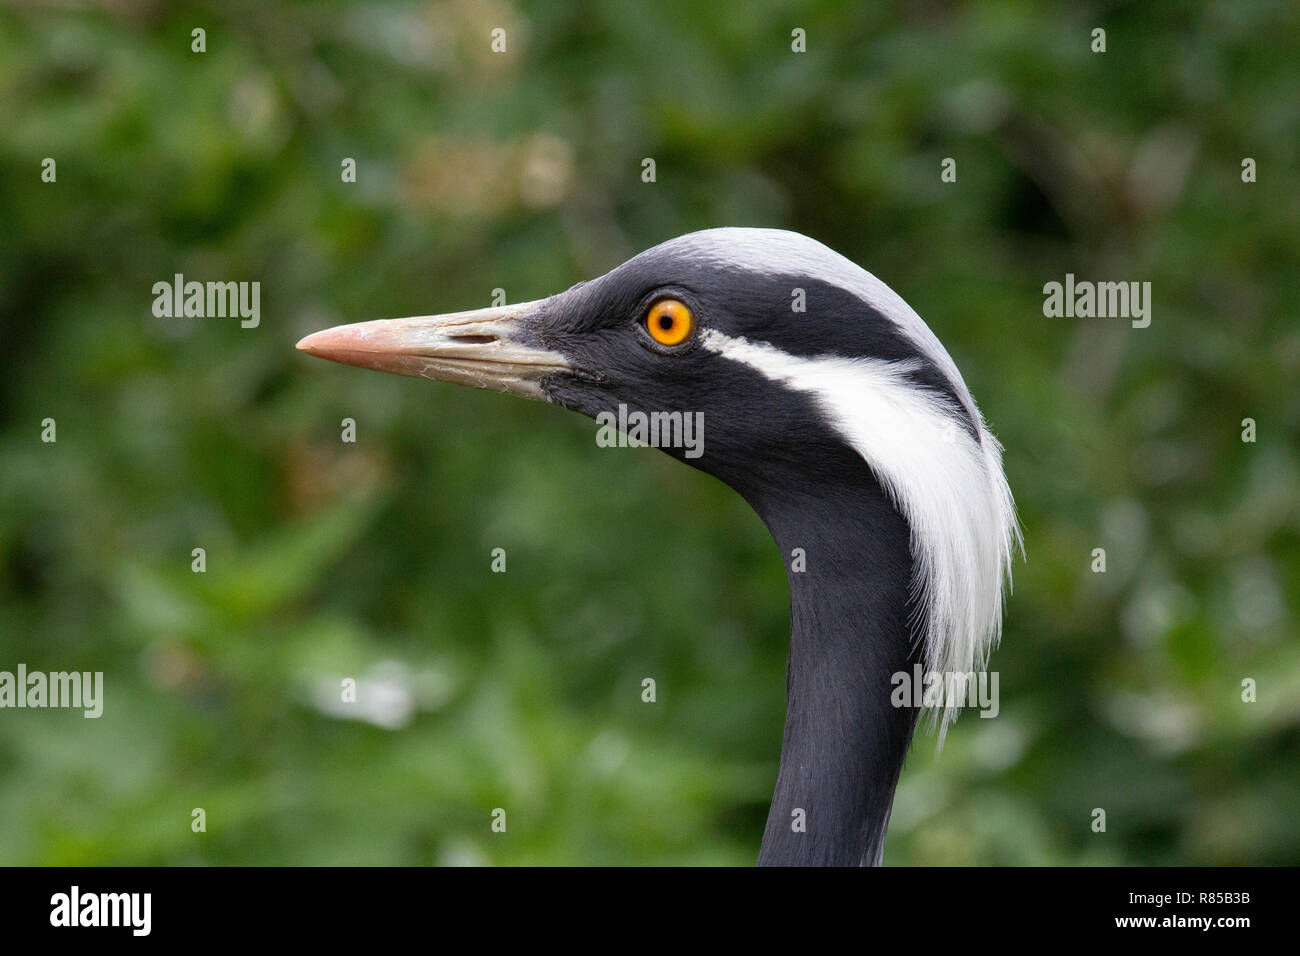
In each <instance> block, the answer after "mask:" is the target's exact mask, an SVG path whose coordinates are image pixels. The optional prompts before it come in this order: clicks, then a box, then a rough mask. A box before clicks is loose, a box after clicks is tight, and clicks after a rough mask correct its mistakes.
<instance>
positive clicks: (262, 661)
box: [0, 0, 1300, 864]
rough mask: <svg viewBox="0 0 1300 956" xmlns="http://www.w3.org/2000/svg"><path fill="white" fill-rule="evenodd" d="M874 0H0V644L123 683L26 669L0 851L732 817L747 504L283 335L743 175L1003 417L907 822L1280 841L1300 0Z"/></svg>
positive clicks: (767, 707)
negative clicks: (217, 290) (345, 432)
mask: <svg viewBox="0 0 1300 956" xmlns="http://www.w3.org/2000/svg"><path fill="white" fill-rule="evenodd" d="M884 6H885V5H875V4H872V5H865V4H853V3H849V2H843V3H841V2H786V3H776V2H759V3H749V4H745V5H743V6H737V7H732V6H731V5H723V4H700V3H695V2H688V0H675V2H672V0H670V2H655V3H634V4H615V3H578V2H574V3H542V2H536V3H510V2H505V0H447V2H431V3H424V2H409V3H407V2H402V3H380V2H347V3H344V2H319V3H302V4H292V3H267V2H253V0H245V2H234V3H219V4H218V3H162V2H154V0H105V2H102V3H89V2H87V3H35V4H22V3H19V4H9V5H7V7H6V9H5V10H4V11H3V12H0V125H2V126H3V130H4V132H3V135H2V136H0V222H2V223H3V225H2V227H0V343H2V344H3V353H2V357H0V362H2V363H3V365H2V367H0V371H2V374H0V502H2V504H0V670H9V671H13V670H15V668H16V665H17V664H18V663H19V662H22V663H25V664H26V665H27V667H28V668H29V669H30V670H45V671H54V670H68V669H76V670H90V671H96V670H99V671H103V672H104V674H105V694H104V696H105V703H104V715H103V717H102V718H100V719H98V720H88V719H85V718H83V717H82V716H81V713H80V712H79V711H62V710H46V711H33V710H22V711H17V710H4V711H0V863H8V864H13V863H20V864H106V863H113V864H126V863H137V864H160V863H169V864H189V863H237V864H282V863H283V864H338V863H361V864H390V863H395V864H454V863H470V864H473V863H490V864H534V863H554V864H587V863H593V864H624V863H655V864H748V863H751V862H752V861H753V860H754V858H755V856H756V854H757V850H758V844H759V838H760V835H761V832H762V827H763V821H764V817H765V814H766V809H767V804H768V800H769V798H770V796H771V791H772V785H773V782H774V780H775V774H776V767H777V759H778V752H779V745H780V739H781V726H782V721H783V716H784V693H783V691H784V665H785V654H786V648H787V636H788V631H787V627H788V617H787V614H788V604H787V593H786V584H785V576H784V571H783V568H782V562H781V558H780V556H779V555H778V553H777V551H776V548H775V545H773V543H772V542H771V541H770V539H769V537H768V535H767V532H766V530H765V529H764V528H763V526H762V524H761V523H760V522H759V520H758V519H757V517H755V516H754V515H753V514H752V513H751V512H750V511H749V510H748V509H747V507H746V506H745V505H744V504H743V503H742V502H741V501H740V499H739V498H738V497H737V496H735V495H734V494H733V493H731V492H730V491H729V490H728V489H727V488H725V487H723V486H722V485H720V484H719V483H718V482H716V481H715V480H713V479H712V478H709V477H707V476H705V475H703V474H700V473H698V472H695V471H693V470H691V469H689V468H687V467H685V466H683V465H680V464H678V463H676V462H674V461H672V460H671V459H669V458H668V457H666V456H663V455H661V454H660V453H658V452H656V451H654V450H651V449H642V450H635V451H631V450H627V451H617V452H615V451H610V450H607V449H600V448H597V447H596V444H595V440H594V435H595V427H594V425H593V424H592V423H590V422H589V421H587V420H586V419H583V418H580V417H578V416H576V415H573V414H570V413H567V412H564V411H562V410H560V409H557V408H553V407H547V406H544V405H540V404H531V403H526V402H522V401H519V400H516V399H512V398H506V397H504V396H500V395H496V394H491V393H486V392H477V391H472V390H462V389H458V388H456V387H454V386H450V385H434V384H428V383H422V382H417V381H413V380H410V379H399V378H396V377H387V376H382V375H378V374H374V373H369V372H361V371H358V370H353V369H346V368H342V367H338V366H333V365H329V364H327V363H324V362H320V361H316V360H311V359H308V358H307V357H305V356H303V355H301V354H299V353H297V352H295V351H294V348H293V345H294V342H295V341H296V340H297V339H298V338H299V337H300V336H302V335H304V334H306V333H308V332H311V331H314V330H317V329H321V328H325V327H327V326H330V325H334V324H338V323H342V322H350V321H360V320H365V319H373V318H381V317H388V316H399V315H412V314H421V313H429V312H440V311H452V310H459V309H469V308H478V307H481V306H485V305H488V304H490V302H491V298H492V295H493V290H494V289H498V288H500V289H504V290H505V294H506V297H507V299H508V300H509V301H512V302H513V301H523V300H526V299H532V298H536V297H540V296H545V295H548V294H551V293H553V292H557V291H560V290H562V289H564V288H567V287H568V286H570V285H572V284H573V283H575V282H577V281H579V280H582V279H586V278H591V277H594V276H596V275H598V274H600V273H603V272H605V271H606V270H608V269H609V268H611V267H613V266H614V265H617V264H618V263H619V262H621V261H623V260H624V259H625V258H627V257H628V256H630V255H632V254H635V253H636V252H639V251H641V250H642V249H644V248H646V247H649V246H651V245H653V244H655V243H658V242H660V241H663V240H665V239H668V238H671V237H673V236H676V235H679V234H681V233H684V232H687V231H690V230H694V229H700V228H705V227H711V226H719V225H762V226H778V227H784V228H788V229H794V230H797V231H800V232H803V233H806V234H808V235H811V236H813V237H815V238H817V239H819V240H821V241H823V242H825V243H827V244H828V245H830V246H831V247H832V248H834V249H836V250H838V251H840V252H842V253H844V254H846V255H848V256H849V257H850V258H852V259H854V260H855V261H857V262H859V263H861V264H862V265H863V266H865V267H866V268H868V269H869V270H871V271H872V272H874V273H875V274H876V275H878V276H880V277H881V278H882V279H884V280H885V281H886V282H888V283H889V284H890V285H892V286H893V287H894V288H895V289H896V290H897V291H898V292H899V293H900V294H901V295H902V296H903V297H904V298H905V299H907V300H908V301H909V302H910V303H911V304H912V306H913V307H914V308H916V310H917V311H918V312H919V313H920V314H921V315H922V316H924V317H925V318H926V320H927V321H928V322H929V324H930V325H931V326H932V328H933V329H934V330H935V332H936V333H937V334H938V336H939V338H940V339H941V340H942V341H943V342H944V343H945V344H946V345H947V347H948V349H949V351H950V352H951V353H952V355H953V357H954V359H955V360H956V362H957V364H958V366H959V367H960V368H961V369H962V371H963V373H964V375H965V377H966V380H967V382H968V384H969V386H970V389H971V391H972V393H973V394H974V395H975V396H976V398H977V400H978V401H979V403H980V405H981V407H982V409H983V411H984V414H985V415H986V417H987V418H988V420H989V423H990V426H991V427H992V429H993V430H994V432H995V433H996V434H997V435H998V436H999V437H1000V438H1001V440H1002V441H1003V443H1004V444H1005V445H1006V449H1007V453H1006V469H1007V473H1008V477H1009V479H1010V482H1011V486H1012V488H1013V490H1014V492H1015V494H1016V498H1017V502H1018V504H1019V508H1020V514H1021V517H1022V520H1023V523H1024V526H1025V541H1026V548H1027V551H1028V561H1027V562H1026V563H1023V564H1020V565H1018V566H1017V568H1016V579H1015V593H1014V596H1013V597H1012V599H1011V601H1010V604H1009V608H1008V615H1007V629H1006V633H1005V636H1004V639H1003V646H1002V649H1001V650H1000V651H999V652H998V653H997V654H996V656H995V657H994V667H995V668H996V669H997V670H998V671H999V672H1000V674H1001V714H1000V717H999V718H998V719H997V720H979V719H975V718H974V717H973V715H968V716H967V717H965V718H963V719H962V720H961V721H959V722H958V724H957V725H956V726H955V727H954V729H953V730H952V731H951V732H950V734H949V737H948V741H947V744H946V746H945V748H944V750H943V753H942V754H941V755H936V753H935V745H934V740H933V738H932V737H930V738H921V739H919V740H918V742H917V745H916V746H915V748H914V750H913V753H912V755H911V757H910V758H909V762H908V765H907V767H906V769H905V771H904V776H903V780H902V784H901V786H900V788H899V793H898V800H897V803H896V805H895V808H894V814H893V824H892V827H891V830H890V833H889V840H888V843H887V846H886V852H885V861H886V863H892V864H931V863H972V864H974V863H996V864H1139V863H1142V864H1174V863H1183V864H1245V863H1272V864H1280V863H1289V864H1295V863H1300V809H1298V808H1300V772H1298V768H1297V756H1298V755H1300V642H1298V641H1297V618H1298V617H1300V588H1298V587H1297V581H1298V580H1300V506H1298V505H1300V440H1298V439H1297V436H1298V433H1300V390H1298V389H1297V386H1296V382H1297V379H1298V378H1300V323H1298V322H1297V321H1296V302H1297V299H1298V298H1300V269H1298V268H1297V265H1298V262H1297V258H1298V257H1297V250H1298V249H1300V198H1298V196H1300V193H1298V192H1297V189H1296V181H1297V175H1298V174H1300V137H1298V136H1297V129H1300V71H1297V69H1296V63H1297V57H1298V55H1300V8H1298V7H1297V6H1296V5H1295V4H1294V3H1290V2H1287V0H1268V2H1260V0H1245V2H1243V0H1223V2H1215V3H1203V4H1199V5H1192V6H1189V5H1185V4H1182V3H1172V2H1143V3H1121V2H1093V3H1079V4H1070V5H1069V6H1068V10H1065V9H1060V8H1056V7H1054V6H1052V5H1048V4H1042V3H1022V2H1015V3H1012V2H994V3H986V4H979V5H974V4H972V5H967V4H962V3H945V2H937V0H935V2H910V3H904V4H899V5H890V6H895V7H896V9H894V10H892V11H887V10H885V9H883V7H884ZM877 7H879V8H881V9H876V8H877ZM498 27H500V28H503V29H504V30H505V31H506V33H505V37H506V43H507V51H506V53H504V54H494V53H493V52H492V50H491V46H490V43H491V31H492V30H493V29H495V28H498ZM1096 27H1102V28H1104V29H1105V30H1106V44H1107V52H1105V53H1104V54H1098V53H1093V52H1092V51H1091V46H1092V42H1093V40H1092V35H1091V31H1092V30H1093V29H1094V28H1096ZM195 28H203V29H204V30H205V31H206V52H205V53H201V54H200V53H194V52H191V43H192V39H191V31H192V30H193V29H195ZM794 29H802V30H805V31H806V35H807V52H806V53H801V54H799V53H793V52H792V51H791V43H792V39H791V31H792V30H794ZM46 157H50V158H53V159H55V161H56V163H57V167H56V169H57V180H56V182H54V183H47V182H42V179H41V172H42V166H41V164H42V160H43V159H44V158H46ZM646 157H650V158H653V159H654V160H655V162H656V181H655V182H653V183H646V182H643V181H642V178H641V172H642V160H643V159H644V158H646ZM946 157H952V158H955V159H956V161H957V166H956V171H957V181H956V182H955V183H944V182H941V180H940V164H941V162H942V161H943V159H944V158H946ZM1245 157H1251V158H1253V159H1254V160H1255V161H1256V163H1257V168H1258V181H1257V182H1255V183H1250V184H1247V183H1243V182H1242V178H1241V172H1242V165H1241V164H1242V160H1243V158H1245ZM345 158H352V159H355V161H356V168H357V176H356V182H355V183H345V182H343V181H342V178H341V175H340V173H341V164H342V162H343V160H344V159H345ZM1067 272H1072V273H1074V274H1075V275H1076V276H1077V277H1078V278H1080V279H1108V280H1134V281H1149V282H1151V283H1152V287H1153V300H1154V305H1153V310H1152V321H1151V325H1150V327H1149V328H1146V329H1133V328H1131V327H1130V326H1129V323H1128V322H1127V321H1125V320H1123V319H1065V318H1053V319H1049V318H1045V317H1044V315H1043V311H1042V307H1043V292H1042V287H1043V285H1044V283H1046V282H1049V281H1061V280H1063V278H1064V276H1065V274H1066V273H1067ZM176 273H183V274H184V275H185V276H186V277H187V278H192V279H199V280H230V281H259V282H260V283H261V321H260V324H259V325H258V327H257V328H250V329H244V328H241V327H240V324H239V321H238V319H222V318H203V319H194V318H192V319H184V318H180V319H165V318H161V319H160V318H155V317H154V316H153V314H152V311H151V307H152V304H153V298H154V297H153V292H152V287H153V284H154V283H155V282H160V281H161V282H170V281H171V279H172V276H173V275H174V274H176ZM46 418H53V419H54V420H55V421H56V423H57V442H54V443H48V442H43V441H42V440H41V432H42V421H43V420H44V419H46ZM345 418H351V419H354V420H355V422H356V442H355V443H345V442H343V441H341V432H342V425H341V423H342V420H343V419H345ZM1244 418H1253V419H1255V421H1256V423H1257V440H1256V441H1255V442H1254V443H1245V442H1243V441H1242V437H1241V435H1242V420H1243V419H1244ZM195 548H203V549H204V551H205V554H206V571H205V572H204V573H195V572H193V571H192V570H191V562H192V560H193V559H192V556H191V555H192V551H193V549H195ZM494 548H504V549H505V551H506V553H507V556H508V557H507V560H508V571H507V573H505V574H493V573H490V571H489V565H490V561H491V552H492V549H494ZM1095 548H1104V549H1105V550H1106V554H1107V570H1106V572H1105V573H1093V572H1092V570H1091V566H1092V564H1093V549H1095ZM344 677H352V678H355V679H356V680H357V681H358V682H359V686H360V692H361V701H360V702H359V703H358V704H357V705H353V706H352V707H350V708H345V707H341V706H339V704H338V696H339V682H340V680H341V679H342V678H344ZM646 677H653V678H654V679H655V680H656V682H657V696H658V700H657V702H656V703H654V704H646V703H642V701H641V681H642V680H643V678H646ZM1248 677H1249V678H1253V679H1254V680H1255V681H1257V684H1258V701H1257V702H1256V703H1253V704H1246V703H1243V702H1242V700H1241V693H1242V691H1241V684H1242V681H1243V679H1245V678H1248ZM197 807H201V808H203V809H204V810H205V811H206V814H207V831H206V833H194V832H192V831H191V819H192V818H191V811H192V810H193V809H194V808H197ZM497 807H501V808H505V809H506V811H507V814H508V829H507V832H506V833H504V834H495V833H492V832H491V831H490V829H489V824H490V814H491V812H492V810H493V808H497ZM1097 807H1100V808H1104V809H1105V810H1106V811H1107V832H1106V833H1104V834H1099V833H1094V832H1093V831H1092V829H1091V826H1090V824H1091V822H1092V810H1093V808H1097Z"/></svg>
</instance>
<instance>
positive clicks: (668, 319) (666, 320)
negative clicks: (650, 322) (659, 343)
mask: <svg viewBox="0 0 1300 956" xmlns="http://www.w3.org/2000/svg"><path fill="white" fill-rule="evenodd" d="M672 327H673V317H672V316H671V315H667V314H665V315H661V316H659V328H661V329H663V330H664V331H665V332H667V331H668V330H669V329H671V328H672Z"/></svg>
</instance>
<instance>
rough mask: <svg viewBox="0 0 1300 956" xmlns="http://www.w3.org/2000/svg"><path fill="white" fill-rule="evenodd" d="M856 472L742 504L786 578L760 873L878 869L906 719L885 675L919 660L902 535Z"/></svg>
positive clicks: (875, 491)
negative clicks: (771, 780)
mask: <svg viewBox="0 0 1300 956" xmlns="http://www.w3.org/2000/svg"><path fill="white" fill-rule="evenodd" d="M858 464H860V465H861V466H862V467H861V468H856V467H850V468H848V469H847V471H844V470H838V471H837V473H836V477H835V479H834V481H829V480H828V481H821V482H816V483H812V484H810V483H807V482H806V481H805V483H804V485H803V488H802V490H800V491H798V492H795V493H793V494H792V493H791V492H790V490H789V489H790V488H791V487H792V486H791V485H790V484H788V483H783V484H784V490H783V491H782V492H781V493H780V494H771V495H768V494H762V493H755V494H752V495H746V497H748V498H750V501H751V503H752V504H754V505H755V508H756V510H758V512H759V514H760V515H761V516H762V517H763V519H764V521H765V522H766V523H767V525H768V527H769V529H770V530H771V531H772V534H773V537H775V539H776V541H777V544H778V546H779V547H780V549H781V552H782V554H783V556H784V558H785V561H786V568H787V572H788V578H789V583H790V617H791V631H790V656H789V660H788V663H787V677H786V696H787V700H786V721H785V733H784V737H783V741H782V745H781V765H780V770H779V772H778V775H777V782H776V788H775V791H774V794H773V798H772V805H771V808H770V810H769V812H768V818H767V827H766V829H765V831H764V835H763V845H762V849H761V851H760V853H759V859H758V862H759V864H760V865H776V866H803V865H818V866H835V865H841V866H856V865H863V864H867V865H874V864H878V863H879V862H880V858H881V853H882V850H883V845H884V838H885V828H886V825H887V824H888V821H889V811H890V807H891V806H892V804H893V799H894V789H895V787H896V785H897V783H898V777H899V773H900V772H901V770H902V766H903V760H904V758H905V756H906V754H907V748H908V745H909V744H910V742H911V737H912V731H913V729H914V727H915V723H916V711H915V710H914V709H912V708H899V707H895V706H893V705H891V703H890V697H891V690H892V689H893V688H892V685H891V677H892V675H894V674H896V673H898V672H900V671H909V670H910V668H911V666H912V663H913V662H914V661H915V660H916V659H917V656H916V652H915V651H914V647H915V646H916V642H915V641H914V639H913V638H914V631H913V626H915V615H913V614H911V613H910V612H911V610H912V605H911V603H910V585H911V580H912V555H911V548H910V540H909V531H908V527H907V523H906V522H905V521H904V519H903V518H902V516H901V515H899V513H898V512H897V510H896V509H895V508H894V506H893V505H892V504H891V503H890V501H889V500H888V498H887V497H886V496H885V494H884V492H883V491H882V489H881V488H880V485H879V483H878V482H877V481H876V479H875V477H874V476H873V475H872V474H871V473H870V470H869V469H868V468H866V467H865V464H862V463H861V460H860V459H858ZM796 487H798V486H796ZM796 549H802V550H801V552H800V551H796ZM800 553H802V557H803V560H802V561H801V560H800Z"/></svg>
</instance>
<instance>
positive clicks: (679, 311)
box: [645, 299, 695, 345]
mask: <svg viewBox="0 0 1300 956" xmlns="http://www.w3.org/2000/svg"><path fill="white" fill-rule="evenodd" d="M645 327H646V331H647V332H649V333H650V335H651V337H652V338H653V339H654V340H655V341H656V342H658V343H659V344H660V345H681V344H682V343H683V342H685V341H686V340H687V339H689V338H690V337H691V333H692V332H694V331H695V316H694V315H692V314H691V310H690V307H689V306H687V305H686V303H685V302H679V301H678V300H677V299H660V300H659V301H658V302H656V303H655V304H654V305H652V306H651V307H650V314H649V315H647V316H646V317H645Z"/></svg>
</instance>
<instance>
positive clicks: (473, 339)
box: [448, 335, 497, 345]
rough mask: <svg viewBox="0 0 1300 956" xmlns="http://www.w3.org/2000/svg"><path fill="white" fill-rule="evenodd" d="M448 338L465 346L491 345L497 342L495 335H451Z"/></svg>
mask: <svg viewBox="0 0 1300 956" xmlns="http://www.w3.org/2000/svg"><path fill="white" fill-rule="evenodd" d="M448 338H449V339H451V340H452V341H453V342H459V343H461V344H463V345H491V344H492V343H493V342H495V341H496V340H497V337H496V336H495V335H449V336H448Z"/></svg>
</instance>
